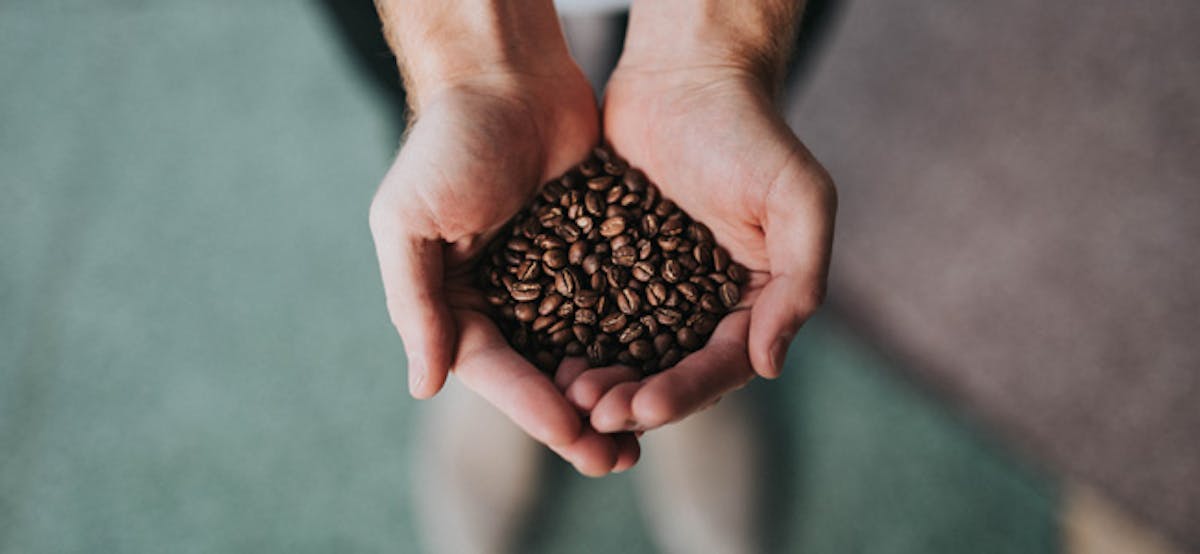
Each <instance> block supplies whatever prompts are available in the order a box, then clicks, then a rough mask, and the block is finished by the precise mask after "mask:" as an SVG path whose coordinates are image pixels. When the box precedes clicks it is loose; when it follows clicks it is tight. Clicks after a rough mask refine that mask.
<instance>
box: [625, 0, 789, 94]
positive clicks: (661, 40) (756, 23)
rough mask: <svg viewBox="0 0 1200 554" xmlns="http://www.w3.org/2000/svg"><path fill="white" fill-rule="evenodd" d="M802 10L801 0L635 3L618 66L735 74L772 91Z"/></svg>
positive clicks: (716, 0) (781, 69)
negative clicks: (754, 81) (752, 80)
mask: <svg viewBox="0 0 1200 554" xmlns="http://www.w3.org/2000/svg"><path fill="white" fill-rule="evenodd" d="M802 7H803V1H802V0H774V1H763V2H728V1H721V0H654V1H649V0H644V1H641V2H635V3H634V7H633V10H632V11H631V13H630V21H629V30H628V36H627V38H626V41H625V51H624V54H622V56H621V62H620V66H621V67H622V68H623V69H632V70H635V71H644V72H654V73H657V72H667V71H670V72H677V71H692V70H695V71H698V72H701V73H711V74H723V75H737V76H740V77H749V78H752V79H754V80H756V81H758V82H761V83H762V84H763V85H764V86H765V87H766V88H768V89H772V90H773V89H774V88H776V87H777V86H778V85H779V84H780V83H781V82H782V80H783V72H784V66H785V63H786V60H787V58H788V56H789V55H790V54H791V45H792V44H793V42H794V38H795V37H794V35H795V30H796V27H797V25H796V24H797V22H798V21H799V17H800V12H801V11H802Z"/></svg>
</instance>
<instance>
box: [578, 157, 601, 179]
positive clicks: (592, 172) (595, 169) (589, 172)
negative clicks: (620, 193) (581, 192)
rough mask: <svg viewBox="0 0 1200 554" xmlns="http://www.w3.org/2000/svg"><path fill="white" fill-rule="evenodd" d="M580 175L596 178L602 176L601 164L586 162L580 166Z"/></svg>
mask: <svg viewBox="0 0 1200 554" xmlns="http://www.w3.org/2000/svg"><path fill="white" fill-rule="evenodd" d="M578 169H579V174H580V175H583V176H584V177H595V176H596V175H599V174H600V164H598V163H596V162H594V161H592V160H584V161H583V163H580V164H579V168H578Z"/></svg>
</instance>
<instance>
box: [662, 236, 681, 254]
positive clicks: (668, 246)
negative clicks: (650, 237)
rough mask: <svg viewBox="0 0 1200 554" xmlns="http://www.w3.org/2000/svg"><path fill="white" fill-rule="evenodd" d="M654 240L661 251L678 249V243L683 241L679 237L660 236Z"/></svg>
mask: <svg viewBox="0 0 1200 554" xmlns="http://www.w3.org/2000/svg"><path fill="white" fill-rule="evenodd" d="M656 242H657V243H658V247H659V248H661V249H662V251H663V252H674V251H676V250H679V243H681V242H683V241H682V240H680V238H679V237H662V236H660V237H658V240H657V241H656Z"/></svg>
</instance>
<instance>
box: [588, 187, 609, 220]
mask: <svg viewBox="0 0 1200 554" xmlns="http://www.w3.org/2000/svg"><path fill="white" fill-rule="evenodd" d="M583 206H584V208H585V209H587V211H588V213H590V214H592V215H594V216H596V217H600V216H602V215H604V208H606V207H608V206H607V205H606V204H605V202H604V194H602V193H601V192H600V191H596V190H590V191H588V193H587V195H586V196H584V197H583Z"/></svg>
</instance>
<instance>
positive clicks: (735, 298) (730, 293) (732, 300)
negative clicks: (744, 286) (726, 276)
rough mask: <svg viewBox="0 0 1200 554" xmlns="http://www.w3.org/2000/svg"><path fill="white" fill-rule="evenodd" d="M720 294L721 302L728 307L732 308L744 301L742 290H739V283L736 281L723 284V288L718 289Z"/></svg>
mask: <svg viewBox="0 0 1200 554" xmlns="http://www.w3.org/2000/svg"><path fill="white" fill-rule="evenodd" d="M718 294H719V295H720V297H721V303H722V304H724V305H725V307H726V308H727V309H731V310H732V309H733V307H734V306H737V305H738V302H741V301H742V291H741V290H739V288H738V286H737V284H735V283H725V284H723V285H721V288H720V289H718Z"/></svg>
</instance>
